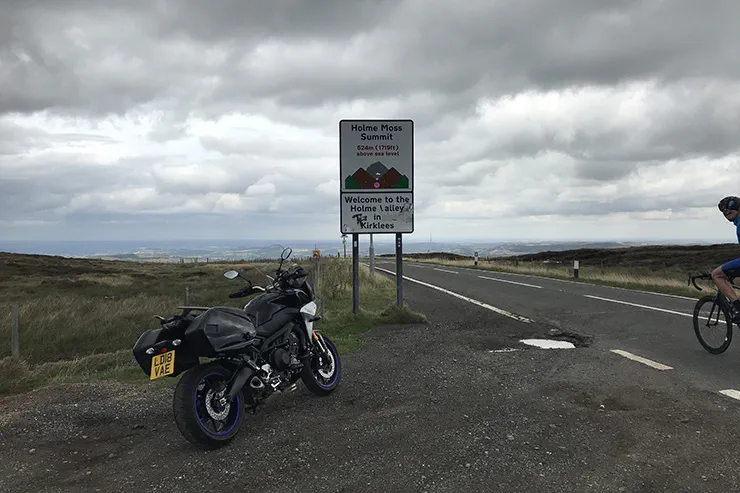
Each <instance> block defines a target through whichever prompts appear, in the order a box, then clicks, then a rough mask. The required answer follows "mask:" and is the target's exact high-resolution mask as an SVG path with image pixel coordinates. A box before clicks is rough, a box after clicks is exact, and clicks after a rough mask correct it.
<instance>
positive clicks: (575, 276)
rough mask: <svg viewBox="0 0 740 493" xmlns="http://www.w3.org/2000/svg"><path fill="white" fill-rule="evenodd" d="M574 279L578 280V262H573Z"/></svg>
mask: <svg viewBox="0 0 740 493" xmlns="http://www.w3.org/2000/svg"><path fill="white" fill-rule="evenodd" d="M573 277H574V278H575V279H578V260H574V261H573Z"/></svg>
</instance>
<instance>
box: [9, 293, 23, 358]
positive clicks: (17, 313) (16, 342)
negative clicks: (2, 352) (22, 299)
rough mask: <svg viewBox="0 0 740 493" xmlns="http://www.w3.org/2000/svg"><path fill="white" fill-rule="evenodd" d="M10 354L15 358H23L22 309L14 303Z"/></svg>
mask: <svg viewBox="0 0 740 493" xmlns="http://www.w3.org/2000/svg"><path fill="white" fill-rule="evenodd" d="M10 354H11V356H12V357H13V358H20V356H21V307H20V304H18V303H13V309H12V313H11V335H10Z"/></svg>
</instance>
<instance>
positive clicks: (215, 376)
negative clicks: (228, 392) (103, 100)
mask: <svg viewBox="0 0 740 493" xmlns="http://www.w3.org/2000/svg"><path fill="white" fill-rule="evenodd" d="M230 377H231V370H229V369H228V368H226V367H225V366H223V365H222V364H220V363H218V362H210V363H206V364H203V365H198V366H196V367H194V368H191V369H190V370H188V371H187V372H185V374H184V375H183V376H182V378H180V381H179V382H178V383H177V386H176V387H175V396H174V402H173V410H174V414H175V423H176V424H177V428H178V429H179V430H180V433H182V435H183V436H184V437H185V438H186V439H187V440H188V441H189V442H191V443H193V444H194V445H196V446H198V447H201V448H204V449H216V448H219V447H223V446H224V445H227V444H228V443H229V442H231V441H232V440H233V439H234V437H235V436H236V435H237V433H239V429H240V428H241V424H242V421H243V420H244V413H245V410H244V394H243V392H242V391H240V392H239V393H238V394H237V395H236V397H235V398H234V400H233V401H232V402H231V403H230V404H227V405H226V407H225V408H223V409H222V408H221V406H220V405H219V403H218V402H217V399H216V398H215V396H214V394H215V391H214V389H213V387H212V386H213V385H216V386H217V387H218V386H220V385H225V384H226V382H227V381H228V380H229V378H230ZM201 386H203V388H199V387H201Z"/></svg>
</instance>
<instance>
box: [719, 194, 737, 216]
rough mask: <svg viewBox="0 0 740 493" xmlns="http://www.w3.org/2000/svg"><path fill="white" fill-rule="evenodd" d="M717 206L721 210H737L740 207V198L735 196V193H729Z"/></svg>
mask: <svg viewBox="0 0 740 493" xmlns="http://www.w3.org/2000/svg"><path fill="white" fill-rule="evenodd" d="M717 208H718V209H719V210H720V211H721V212H725V211H727V210H735V211H736V210H738V209H740V198H739V197H735V196H734V195H728V196H727V197H725V198H723V199H722V200H720V201H719V204H717Z"/></svg>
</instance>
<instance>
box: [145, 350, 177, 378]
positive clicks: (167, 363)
mask: <svg viewBox="0 0 740 493" xmlns="http://www.w3.org/2000/svg"><path fill="white" fill-rule="evenodd" d="M174 372H175V350H174V349H173V350H171V351H167V352H166V353H162V354H158V355H156V356H154V357H153V358H152V371H151V374H150V375H149V380H155V379H157V378H159V377H164V376H167V375H171V374H172V373H174Z"/></svg>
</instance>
